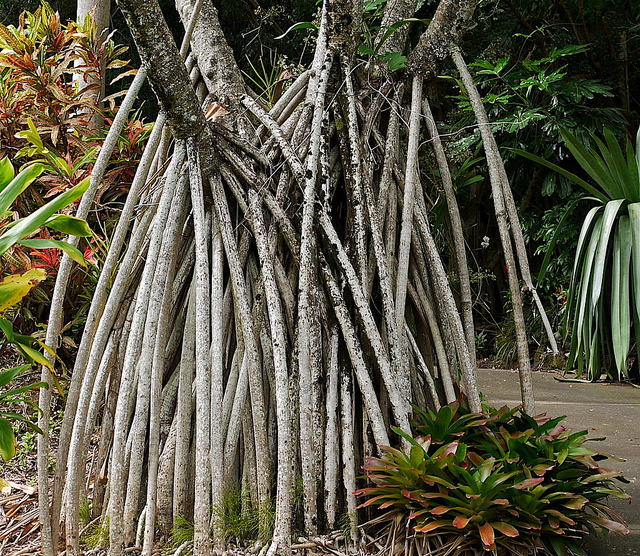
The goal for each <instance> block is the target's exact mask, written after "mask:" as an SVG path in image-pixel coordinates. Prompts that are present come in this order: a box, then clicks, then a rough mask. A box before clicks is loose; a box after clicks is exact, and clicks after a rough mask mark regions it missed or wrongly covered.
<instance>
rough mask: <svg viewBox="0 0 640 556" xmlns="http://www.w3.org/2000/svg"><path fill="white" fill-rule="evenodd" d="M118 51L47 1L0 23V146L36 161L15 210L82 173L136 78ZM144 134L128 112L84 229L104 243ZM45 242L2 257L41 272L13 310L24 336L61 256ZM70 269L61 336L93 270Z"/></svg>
mask: <svg viewBox="0 0 640 556" xmlns="http://www.w3.org/2000/svg"><path fill="white" fill-rule="evenodd" d="M126 51H127V47H124V46H121V45H118V44H116V43H115V42H114V41H113V40H112V38H111V36H107V37H105V36H99V35H98V33H97V32H96V28H95V24H94V23H93V21H92V20H91V18H87V19H86V20H85V21H82V22H73V21H71V22H67V23H63V20H62V19H61V17H60V16H59V14H58V13H57V12H56V11H54V10H53V9H52V8H51V6H50V5H49V4H48V3H46V2H43V3H42V6H41V7H39V8H38V9H35V10H34V11H33V12H28V11H25V12H23V13H22V14H21V15H20V17H19V18H18V20H17V24H16V25H7V26H4V25H1V24H0V149H1V150H2V152H3V155H7V156H8V157H10V158H11V159H12V160H14V161H20V163H21V164H33V163H37V164H38V165H39V167H41V168H42V169H43V170H42V173H41V174H40V176H39V178H38V180H37V182H35V183H34V186H33V187H31V188H29V189H28V190H27V191H26V192H25V194H24V195H21V196H20V197H19V198H17V199H16V200H15V210H16V211H17V212H18V213H20V214H30V213H32V212H33V211H36V210H38V209H39V207H41V206H42V205H43V204H44V203H45V202H46V201H47V200H48V199H49V198H51V197H55V196H56V195H58V194H59V193H64V192H66V191H68V190H69V189H71V188H73V187H75V186H77V185H78V184H80V183H82V182H83V181H84V180H86V179H87V178H88V177H89V176H90V174H91V172H92V170H93V165H94V163H95V160H96V157H97V153H98V152H99V150H100V148H101V147H102V144H103V141H104V138H105V136H106V133H107V131H108V128H109V126H110V125H111V123H112V121H113V118H114V116H115V114H116V112H117V110H118V106H117V102H118V100H119V98H120V97H121V96H122V95H124V94H125V93H126V87H123V84H124V83H125V79H123V78H126V77H128V76H131V75H133V74H134V73H135V70H133V69H131V67H130V66H129V63H128V60H126V59H123V55H124V54H125V52H126ZM100 82H106V85H107V95H108V96H107V97H106V98H101V96H100V90H99V89H100ZM111 89H115V90H114V91H113V93H112V91H111ZM150 131H151V125H150V124H146V123H144V122H143V121H142V120H141V119H140V113H139V111H136V112H134V113H132V114H131V116H130V117H129V119H128V121H127V124H126V125H125V128H124V130H123V131H122V133H121V134H120V136H119V137H118V140H117V142H116V148H115V149H114V152H113V154H112V157H111V160H110V162H109V165H108V168H107V171H106V172H105V176H104V179H103V180H102V183H101V184H100V187H99V190H98V194H97V196H96V207H95V210H94V211H92V213H91V216H90V223H91V226H92V228H94V229H96V230H97V231H99V232H100V234H101V235H102V236H103V238H108V237H109V235H110V234H111V232H112V229H113V224H114V220H115V218H117V214H118V213H119V211H118V209H119V207H120V206H121V202H122V198H123V196H124V195H125V194H126V192H127V191H128V189H129V187H130V185H131V182H132V180H133V174H134V172H135V168H136V166H137V164H138V161H139V160H140V156H141V153H142V149H143V147H144V144H145V143H146V140H147V138H148V136H149V133H150ZM30 239H33V240H35V239H38V240H50V239H53V240H56V239H62V234H61V233H60V232H59V231H56V230H51V231H47V230H46V229H45V230H43V231H42V233H41V234H40V235H39V236H38V237H34V238H30ZM44 245H45V243H42V242H41V243H40V245H38V244H33V243H32V244H31V245H28V246H27V245H22V246H21V245H20V244H17V245H16V246H15V247H14V249H12V250H11V252H9V253H6V254H5V256H4V263H5V265H6V266H7V267H8V268H10V269H11V271H12V272H18V273H24V272H26V271H29V270H34V269H44V270H46V272H47V279H46V280H44V281H43V282H41V287H40V288H38V289H37V290H36V291H34V294H33V295H32V296H29V298H28V299H27V300H25V302H24V303H22V304H21V306H20V314H19V315H18V316H17V319H16V320H17V323H18V325H19V326H20V328H21V329H23V330H28V331H30V332H32V331H34V329H35V328H36V327H37V326H38V323H39V322H41V321H42V320H43V319H44V318H45V317H46V313H47V311H48V306H49V302H50V295H51V291H52V288H53V280H54V279H55V275H56V272H57V268H58V265H59V262H60V258H61V256H62V253H63V250H62V249H60V248H59V247H53V246H52V245H49V246H48V247H44ZM90 258H91V257H90ZM79 268H80V267H78V270H75V271H74V272H73V275H72V277H71V284H70V291H71V292H72V293H73V295H72V296H71V297H70V300H69V301H68V302H67V304H66V306H65V315H64V319H63V320H64V322H65V324H70V326H71V330H70V331H69V333H72V332H74V331H77V330H78V329H79V327H80V326H81V324H82V321H83V319H84V313H83V311H82V310H81V304H82V303H84V300H86V298H90V297H91V295H92V292H93V289H92V288H93V286H94V285H95V280H94V279H93V274H94V269H93V266H92V267H91V268H90V269H89V273H88V275H87V274H85V273H84V272H80V271H79ZM71 321H73V322H71ZM70 341H72V340H71V339H70Z"/></svg>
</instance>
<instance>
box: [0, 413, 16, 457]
mask: <svg viewBox="0 0 640 556" xmlns="http://www.w3.org/2000/svg"><path fill="white" fill-rule="evenodd" d="M15 453H16V440H15V436H14V435H13V429H12V428H11V423H9V421H7V420H6V419H4V418H3V417H0V456H2V459H3V460H4V461H9V460H10V459H11V458H12V457H13V456H14V455H15Z"/></svg>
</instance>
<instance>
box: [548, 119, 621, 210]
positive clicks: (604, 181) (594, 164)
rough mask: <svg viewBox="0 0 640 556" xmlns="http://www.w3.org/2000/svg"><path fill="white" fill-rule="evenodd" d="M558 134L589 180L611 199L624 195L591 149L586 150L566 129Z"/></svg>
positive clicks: (602, 162)
mask: <svg viewBox="0 0 640 556" xmlns="http://www.w3.org/2000/svg"><path fill="white" fill-rule="evenodd" d="M560 134H561V135H562V138H563V139H564V141H565V143H566V144H567V147H568V148H569V150H570V151H571V154H572V155H573V156H574V157H575V159H576V160H577V161H578V163H579V164H580V166H582V168H583V169H584V171H585V172H587V173H588V174H589V175H590V176H591V178H592V179H593V180H594V181H595V182H596V183H597V184H598V185H599V186H600V187H602V189H604V191H605V193H606V194H607V195H608V196H609V198H611V199H622V198H624V193H623V191H622V189H621V187H620V184H619V183H618V182H617V181H616V179H615V178H614V176H613V175H612V174H611V172H610V171H609V170H608V168H607V165H606V164H605V162H604V161H603V160H602V158H601V157H600V156H599V155H598V153H597V152H596V151H594V150H593V149H587V148H586V147H585V146H584V145H583V144H582V143H581V142H580V141H579V140H578V139H577V138H576V137H575V136H574V135H572V134H571V133H569V132H568V131H567V130H566V129H560Z"/></svg>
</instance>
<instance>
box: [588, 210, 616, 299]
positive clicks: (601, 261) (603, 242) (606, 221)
mask: <svg viewBox="0 0 640 556" xmlns="http://www.w3.org/2000/svg"><path fill="white" fill-rule="evenodd" d="M623 203H624V199H616V200H614V201H609V202H608V203H607V204H606V206H605V207H604V214H603V216H602V231H601V233H600V239H599V241H598V250H597V252H596V257H595V260H594V263H593V264H594V272H593V284H592V288H591V302H592V303H593V304H594V305H595V304H596V303H597V302H598V299H599V298H600V292H601V291H602V280H603V277H604V270H605V266H606V263H607V255H608V253H609V238H610V237H611V232H612V231H613V228H614V225H615V222H616V218H617V216H618V211H619V210H620V207H621V206H622V204H623Z"/></svg>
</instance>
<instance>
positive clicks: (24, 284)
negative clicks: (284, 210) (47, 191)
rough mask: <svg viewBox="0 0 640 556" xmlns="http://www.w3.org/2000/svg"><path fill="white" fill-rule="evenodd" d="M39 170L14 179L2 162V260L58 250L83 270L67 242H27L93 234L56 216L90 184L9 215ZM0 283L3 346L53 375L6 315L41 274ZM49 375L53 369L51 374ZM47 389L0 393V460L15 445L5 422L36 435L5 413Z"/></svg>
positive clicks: (14, 372)
mask: <svg viewBox="0 0 640 556" xmlns="http://www.w3.org/2000/svg"><path fill="white" fill-rule="evenodd" d="M42 170H43V166H42V164H32V165H30V166H27V167H26V168H24V169H23V170H22V171H21V172H20V173H19V174H18V175H15V173H14V169H13V166H12V165H11V162H10V161H9V160H8V159H7V158H6V157H5V158H3V159H1V160H0V257H3V255H5V254H6V253H7V252H8V251H9V250H11V249H13V248H14V247H15V246H23V247H27V248H30V249H60V250H62V251H64V252H66V253H68V254H69V256H70V257H71V258H72V259H73V260H75V261H76V262H78V263H80V264H82V265H85V264H86V263H85V260H84V257H83V256H82V253H81V252H80V251H79V250H78V249H77V248H76V247H74V246H72V245H70V244H69V243H67V242H65V241H59V240H53V239H30V238H31V236H32V235H34V234H35V233H37V232H38V230H39V229H40V228H42V227H43V226H46V227H48V228H50V229H52V230H55V231H58V232H63V233H66V234H71V235H75V236H85V237H86V236H89V235H91V230H90V229H89V227H88V226H87V223H86V222H85V221H83V220H80V219H78V218H75V217H72V216H68V215H64V214H58V211H60V210H61V209H63V208H64V207H66V206H67V205H69V204H70V203H72V202H74V201H75V200H77V199H78V198H79V197H80V196H82V194H83V193H84V192H85V191H86V189H87V187H88V186H89V180H88V179H85V180H84V181H83V182H81V183H79V184H78V185H76V186H75V187H73V188H71V189H69V190H68V191H66V192H65V193H62V194H61V195H58V196H57V197H56V198H55V199H53V200H51V201H49V202H48V203H47V204H45V205H43V206H42V207H40V208H39V209H38V210H36V211H34V212H33V213H31V214H29V215H28V216H25V217H23V218H17V217H14V216H15V213H13V212H12V211H11V210H10V209H11V206H12V204H13V203H14V202H15V200H16V198H17V197H18V196H19V195H20V194H21V193H23V192H24V191H25V189H27V188H28V187H29V186H30V185H31V184H32V183H33V182H34V180H36V178H38V176H40V174H41V173H42ZM4 266H5V265H4V264H3V272H2V279H1V281H0V317H1V318H0V329H1V330H2V333H3V334H4V337H5V341H6V342H9V343H11V344H13V345H14V346H15V347H16V348H17V349H18V351H19V352H20V353H21V354H22V356H23V357H25V358H26V359H27V360H28V361H31V362H34V363H37V364H40V365H45V366H47V367H49V368H51V369H52V367H51V363H50V362H49V360H48V359H47V358H46V357H45V356H44V355H43V354H42V353H41V352H40V351H39V350H38V349H36V348H34V347H33V345H34V344H36V345H38V346H40V347H43V348H45V349H47V348H46V346H44V344H42V343H41V342H39V341H37V340H36V339H35V338H33V337H31V336H25V335H22V334H18V333H16V332H15V331H14V329H13V323H12V322H11V320H9V317H10V313H11V312H12V311H13V310H14V309H15V307H16V306H17V305H18V304H19V303H20V302H21V301H22V299H23V298H24V297H25V296H26V295H27V294H28V293H29V292H30V291H31V290H32V289H33V288H34V287H35V286H37V285H38V283H40V282H42V281H43V280H44V279H45V278H46V271H45V270H44V269H43V268H38V267H35V268H32V269H30V270H28V271H26V272H23V273H12V274H7V273H5V271H4ZM30 366H31V365H21V366H18V367H14V368H12V369H8V370H6V371H4V372H3V373H2V374H0V388H2V387H5V386H8V385H10V383H11V381H13V380H14V379H15V378H16V377H17V376H18V375H20V374H21V373H22V372H24V371H25V370H26V369H28V368H29V367H30ZM52 370H53V369H52ZM41 386H46V383H36V384H30V385H26V386H21V387H18V388H10V389H9V390H7V391H4V392H2V393H0V404H1V406H2V411H1V412H0V455H1V456H2V457H3V459H5V460H7V459H10V458H11V457H13V455H14V453H15V439H14V434H13V430H12V428H11V424H10V422H9V420H8V419H13V420H21V421H25V422H26V423H27V424H28V425H29V426H30V427H31V428H33V429H34V430H38V429H37V427H36V426H35V425H34V424H33V423H31V422H30V421H29V420H27V419H25V418H24V417H22V416H20V415H19V414H18V413H15V412H12V411H7V410H6V409H7V407H8V406H11V405H13V404H15V403H16V402H25V401H27V400H25V398H24V395H23V394H24V393H25V392H26V391H27V390H30V389H32V388H39V387H41Z"/></svg>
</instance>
